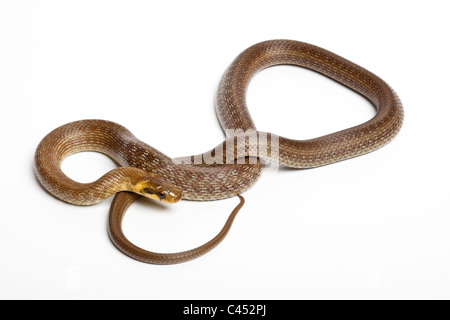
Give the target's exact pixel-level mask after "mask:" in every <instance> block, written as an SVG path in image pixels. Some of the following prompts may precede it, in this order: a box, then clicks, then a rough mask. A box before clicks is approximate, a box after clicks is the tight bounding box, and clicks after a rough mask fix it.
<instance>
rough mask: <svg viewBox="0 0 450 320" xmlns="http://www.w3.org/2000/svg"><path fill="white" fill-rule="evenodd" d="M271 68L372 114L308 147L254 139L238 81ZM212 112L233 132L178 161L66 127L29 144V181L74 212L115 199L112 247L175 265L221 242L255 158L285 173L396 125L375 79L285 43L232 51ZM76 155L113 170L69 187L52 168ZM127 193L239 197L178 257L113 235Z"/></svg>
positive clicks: (117, 131)
mask: <svg viewBox="0 0 450 320" xmlns="http://www.w3.org/2000/svg"><path fill="white" fill-rule="evenodd" d="M281 64H287V65H296V66H300V67H305V68H308V69H311V70H314V71H316V72H319V73H321V74H323V75H325V76H327V77H329V78H331V79H334V80H335V81H337V82H339V83H341V84H343V85H345V86H347V87H349V88H351V89H353V90H355V91H356V92H358V93H360V94H361V95H363V96H364V97H366V98H367V99H368V100H369V101H370V102H371V103H372V104H373V105H374V106H375V108H376V110H377V112H376V115H375V116H374V117H373V118H372V119H370V120H369V121H367V122H365V123H363V124H361V125H358V126H355V127H352V128H349V129H345V130H342V131H338V132H335V133H332V134H329V135H325V136H322V137H318V138H315V139H310V140H291V139H287V138H283V137H279V136H276V135H273V134H269V133H263V132H257V131H256V127H255V125H254V123H253V120H252V118H251V116H250V114H249V111H248V109H247V105H246V100H245V96H246V90H247V87H248V84H249V82H250V80H251V78H252V77H253V76H254V75H255V74H256V73H257V72H258V71H260V70H262V69H264V68H267V67H270V66H274V65H281ZM216 109H217V114H218V118H219V121H220V123H221V125H222V128H223V129H224V130H234V134H233V133H232V134H230V133H229V132H228V135H227V136H228V139H227V140H225V141H224V142H223V143H222V144H220V145H219V146H218V147H217V148H215V149H214V150H212V151H210V152H206V153H204V154H203V155H198V156H192V157H186V158H179V159H171V158H170V157H168V156H166V155H164V154H163V153H161V152H159V151H158V150H156V149H154V148H152V147H150V146H149V145H147V144H145V143H143V142H141V141H140V140H138V139H137V138H136V137H134V136H133V134H131V132H129V131H128V130H127V129H126V128H124V127H122V126H120V125H118V124H116V123H113V122H108V121H103V120H84V121H77V122H73V123H69V124H66V125H64V126H62V127H59V128H57V129H55V130H54V131H52V132H51V133H49V134H48V135H47V136H46V137H45V138H44V139H43V140H42V141H41V143H40V144H39V146H38V148H37V150H36V155H35V168H36V174H37V177H38V179H39V181H40V182H41V184H42V185H43V186H44V187H45V188H46V189H47V190H48V191H49V192H50V193H52V194H53V195H55V196H56V197H58V198H60V199H62V200H64V201H67V202H69V203H73V204H77V205H89V204H94V203H97V202H99V201H101V200H103V199H105V198H107V197H109V196H111V195H113V194H116V193H117V195H116V196H115V198H114V201H113V203H112V206H111V210H110V218H109V234H110V236H111V239H112V242H113V243H114V244H115V245H116V246H117V247H118V248H119V249H120V250H121V251H122V252H124V253H125V254H127V255H129V256H130V257H133V258H135V259H137V260H140V261H143V262H148V263H155V264H172V263H179V262H184V261H188V260H191V259H194V258H196V257H198V256H200V255H202V254H204V253H206V252H207V251H209V250H211V249H212V248H213V247H215V246H216V245H217V244H218V243H219V242H220V241H221V240H222V239H223V238H224V237H225V236H226V234H227V232H228V230H229V228H230V227H231V224H232V222H233V219H234V217H235V215H236V213H237V212H238V211H239V209H240V208H241V207H242V205H243V198H242V197H241V196H240V195H239V194H241V193H243V192H245V191H246V190H247V189H249V188H250V187H251V186H252V185H253V183H255V182H256V180H257V179H258V177H259V176H260V174H261V170H262V168H263V164H262V163H261V162H260V159H269V160H271V161H277V162H279V163H280V164H282V165H285V166H289V167H294V168H311V167H317V166H322V165H326V164H330V163H333V162H336V161H340V160H345V159H349V158H352V157H355V156H359V155H362V154H365V153H368V152H370V151H373V150H376V149H378V148H380V147H382V146H384V145H385V144H387V143H388V142H389V141H391V140H392V139H393V138H394V137H395V135H396V134H397V133H398V131H399V130H400V128H401V126H402V123H403V108H402V104H401V102H400V99H399V98H398V97H397V95H396V93H395V92H394V91H393V90H392V89H391V87H390V86H389V85H388V84H386V83H385V82H384V81H383V80H382V79H380V78H379V77H377V76H376V75H374V74H373V73H371V72H369V71H367V70H365V69H364V68H362V67H360V66H358V65H356V64H354V63H352V62H350V61H348V60H346V59H344V58H342V57H340V56H338V55H336V54H334V53H332V52H329V51H327V50H325V49H322V48H319V47H317V46H314V45H310V44H307V43H303V42H298V41H291V40H272V41H266V42H261V43H258V44H256V45H254V46H252V47H250V48H248V49H247V50H245V51H244V52H242V53H241V54H240V55H239V56H238V57H237V58H236V59H235V60H234V61H233V63H232V64H231V65H230V66H229V67H228V69H227V70H226V71H225V74H224V75H223V77H222V79H221V81H220V84H219V89H218V93H217V98H216ZM82 151H97V152H101V153H104V154H106V155H108V156H109V157H111V158H112V159H113V160H114V161H116V162H117V164H118V165H119V168H117V169H114V170H112V171H110V172H108V173H107V174H105V175H104V176H103V177H101V178H100V179H98V180H97V181H95V182H93V183H88V184H82V183H78V182H76V181H73V180H72V179H70V178H68V177H67V176H66V175H65V174H64V173H63V172H62V171H61V163H62V161H63V160H64V159H65V158H66V157H68V156H70V155H72V154H74V153H77V152H82ZM211 159H212V161H211ZM241 160H244V161H241ZM120 191H130V192H120ZM136 194H140V195H143V196H145V197H148V198H152V199H157V200H161V201H164V202H172V203H173V202H177V201H178V200H180V199H181V198H183V199H187V200H218V199H225V198H229V197H233V196H236V195H239V198H240V199H241V202H240V204H239V205H238V206H237V207H236V208H235V209H234V211H233V212H232V214H231V215H230V217H229V219H228V220H227V222H226V224H225V226H224V227H223V229H222V230H221V231H220V233H219V234H218V235H217V236H216V237H215V238H214V239H212V240H211V241H209V242H208V243H206V244H204V245H202V246H200V247H198V248H196V249H193V250H189V251H185V252H180V253H169V254H161V253H153V252H149V251H146V250H143V249H141V248H139V247H137V246H135V245H133V244H132V243H131V242H129V241H128V240H127V239H126V237H125V236H124V234H123V232H122V227H121V223H122V219H123V216H124V214H125V211H126V209H127V208H128V207H129V206H130V205H131V204H132V203H133V202H134V201H135V200H136V199H137V198H138V196H137V195H136Z"/></svg>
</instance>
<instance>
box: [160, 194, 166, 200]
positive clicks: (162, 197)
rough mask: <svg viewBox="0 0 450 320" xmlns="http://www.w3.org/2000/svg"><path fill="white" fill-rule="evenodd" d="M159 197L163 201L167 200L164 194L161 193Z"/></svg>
mask: <svg viewBox="0 0 450 320" xmlns="http://www.w3.org/2000/svg"><path fill="white" fill-rule="evenodd" d="M158 197H159V198H160V199H161V200H162V199H165V198H166V194H165V193H164V192H159V193H158Z"/></svg>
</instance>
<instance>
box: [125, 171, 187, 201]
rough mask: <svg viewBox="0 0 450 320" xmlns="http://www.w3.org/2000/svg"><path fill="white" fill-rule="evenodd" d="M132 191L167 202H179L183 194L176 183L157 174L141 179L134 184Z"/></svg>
mask: <svg viewBox="0 0 450 320" xmlns="http://www.w3.org/2000/svg"><path fill="white" fill-rule="evenodd" d="M132 191H133V192H135V193H138V194H140V195H142V196H144V197H146V198H149V199H153V200H157V201H161V202H166V203H175V202H178V201H180V200H181V198H182V196H183V194H182V192H181V191H180V190H178V189H177V188H175V186H174V185H172V184H171V183H169V182H166V181H164V180H162V179H160V178H158V177H156V176H152V177H149V178H145V179H143V180H139V181H138V182H137V183H135V184H134V185H133V187H132Z"/></svg>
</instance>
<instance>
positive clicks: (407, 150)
mask: <svg viewBox="0 0 450 320" xmlns="http://www.w3.org/2000/svg"><path fill="white" fill-rule="evenodd" d="M449 12H450V2H448V1H437V0H433V1H411V0H409V1H392V0H389V1H381V0H378V1H371V2H370V1H286V0H277V1H262V0H258V1H242V0H238V1H235V0H227V1H210V0H209V1H194V0H192V1H158V2H157V1H110V0H109V1H92V0H89V1H61V0H58V1H2V2H0V106H1V110H2V112H1V119H2V124H1V142H2V145H1V150H2V151H1V158H0V159H1V160H0V161H1V167H2V174H1V183H0V186H1V190H0V191H1V193H0V194H1V199H2V201H1V205H2V209H1V212H0V215H1V223H0V252H1V255H0V298H3V299H6V298H32V299H50V298H52V299H54V298H57V299H58V298H59V299H79V298H80V299H81V298H88V299H103V298H105V299H107V298H112V299H119V298H130V299H131V298H133V299H135V298H137V299H156V298H158V299H244V298H245V299H372V298H374V299H383V298H387V299H400V298H402V299H403V298H406V299H419V298H427V299H432V298H450V287H449V286H450V275H449V267H450V231H449V230H450V217H449V213H450V197H449V192H448V191H449V186H448V184H449V181H450V172H449V166H448V159H449V150H448V148H449V143H450V134H449V129H448V124H449V117H450V105H449V95H448V90H449V84H450V83H449V72H450V65H449V57H450V47H449V41H448V39H449V38H448V32H449V30H450V22H449V21H450V20H449V17H448V13H449ZM275 38H286V39H295V40H301V41H305V42H309V43H312V44H315V45H318V46H321V47H323V48H326V49H328V50H331V51H333V52H335V53H337V54H339V55H342V56H343V57H345V58H347V59H349V60H351V61H354V62H356V63H358V64H360V65H361V66H363V67H365V68H367V69H369V70H370V71H372V72H374V73H375V74H377V75H379V76H380V77H381V78H383V79H384V80H386V81H387V82H388V83H389V84H390V85H391V86H392V87H393V88H394V89H395V90H396V91H397V93H398V94H399V96H400V98H401V99H402V102H403V104H404V108H405V123H404V126H403V128H402V130H401V132H400V134H399V136H398V137H397V138H396V139H395V140H394V141H393V142H392V143H390V144H389V145H388V146H386V147H384V148H382V149H380V150H378V151H376V152H373V153H371V154H368V155H365V156H362V157H359V158H356V159H352V160H348V161H344V162H340V163H336V164H332V165H329V166H326V167H321V168H316V169H311V170H286V169H284V170H279V169H278V168H277V167H275V166H273V167H270V168H267V169H266V170H265V171H264V173H263V176H262V178H261V179H260V181H258V183H256V185H255V186H254V187H253V188H252V189H251V190H249V191H248V192H247V193H245V198H246V200H247V202H246V205H245V207H244V208H243V209H242V211H241V212H240V213H239V215H238V217H237V218H236V221H235V224H234V226H233V228H232V230H231V231H230V233H229V235H228V237H227V238H226V239H225V241H224V242H223V243H222V244H220V246H219V247H217V248H216V249H214V250H213V251H212V252H210V253H209V254H207V255H206V256H203V257H201V258H199V259H197V260H194V261H191V262H188V263H184V264H179V265H173V266H154V265H147V264H144V263H140V262H137V261H135V260H132V259H130V258H128V257H126V256H125V255H123V254H121V253H120V252H119V251H118V250H116V249H115V247H114V246H113V245H112V244H111V242H110V240H109V237H108V235H107V230H106V221H107V213H108V209H109V205H110V203H111V199H108V200H106V201H104V202H103V203H101V204H98V205H95V206H91V207H77V206H72V205H69V204H66V203H63V202H61V201H59V200H57V199H56V198H53V197H52V196H50V195H49V194H48V193H46V192H45V191H44V190H43V189H42V188H41V186H40V185H39V184H38V183H37V181H36V179H35V176H34V172H33V154H34V150H35V148H36V146H37V144H38V143H39V141H40V140H41V139H42V138H43V137H44V136H45V135H46V134H47V133H48V132H50V131H51V130H53V129H54V128H56V127H58V126H60V125H62V124H65V123H67V122H71V121H74V120H80V119H87V118H99V119H108V120H112V121H116V122H119V123H121V124H122V125H124V126H126V127H127V128H129V129H130V130H131V131H132V132H133V133H134V134H135V135H136V136H137V137H139V138H140V139H141V140H143V141H145V142H147V143H149V144H151V145H152V146H154V147H156V148H157V149H159V150H161V151H163V152H164V153H166V154H168V155H170V156H173V157H176V156H185V155H191V154H198V153H201V152H204V151H206V150H209V149H211V148H213V147H215V146H216V145H217V144H218V143H220V142H221V141H222V139H223V132H222V130H221V128H220V125H219V124H218V121H217V119H216V116H215V111H214V105H213V101H214V95H215V93H216V89H217V85H218V82H219V79H220V77H221V75H222V73H223V72H224V70H225V68H226V67H227V66H228V65H229V64H230V63H231V61H232V60H233V59H234V58H235V57H236V56H237V55H238V54H239V53H240V52H241V51H243V50H244V49H245V48H247V47H249V46H250V45H252V44H255V43H257V42H259V41H263V40H268V39H275ZM248 105H249V109H250V113H251V114H252V116H253V118H254V121H255V123H256V125H257V127H258V129H260V130H267V131H270V132H273V133H277V134H280V135H284V136H287V137H291V138H297V139H304V138H312V137H316V136H319V135H323V134H326V133H330V132H334V131H337V130H340V129H343V128H346V127H350V126H353V125H357V124H359V123H362V122H364V121H366V120H368V119H370V118H371V117H372V116H373V115H374V113H375V111H374V109H373V107H372V106H371V105H370V104H369V103H368V102H367V101H366V100H365V99H363V98H362V97H360V96H358V95H357V94H355V93H354V92H352V91H350V90H348V89H346V88H344V87H342V86H340V85H339V84H337V83H335V82H333V81H331V80H328V79H327V78H325V77H323V76H321V75H318V74H316V73H313V72H310V71H307V70H304V69H301V68H295V67H286V66H283V67H276V68H271V69H267V70H265V71H263V72H261V73H260V74H258V75H257V76H256V77H255V78H254V80H253V81H252V82H251V85H250V88H249V91H248ZM112 168H114V163H113V162H112V161H111V160H110V159H108V158H106V157H104V156H102V155H97V154H82V155H76V156H73V157H71V158H70V159H68V160H67V161H66V162H65V163H64V170H65V171H66V172H67V174H68V175H69V176H70V177H72V178H75V179H77V180H80V181H92V180H94V179H96V178H98V177H100V176H101V175H102V174H103V173H105V172H106V171H108V170H110V169H112ZM237 202H238V201H237V199H236V198H234V199H228V200H223V201H216V202H203V203H201V202H188V201H182V202H181V203H179V204H177V205H174V206H165V205H164V206H162V205H155V204H151V203H149V202H147V201H141V202H138V203H137V204H135V205H134V206H133V207H132V208H131V209H130V210H129V212H128V214H127V216H126V218H125V221H124V229H125V233H126V235H127V236H128V237H129V238H130V240H132V241H133V242H135V243H136V244H138V245H140V246H142V247H143V248H146V249H150V250H153V251H160V252H174V251H179V250H185V249H190V248H192V247H194V246H197V245H199V244H202V243H204V242H206V241H207V240H209V239H210V238H211V237H213V236H214V235H215V234H216V233H217V232H218V231H219V230H220V228H221V227H222V225H223V223H224V221H225V220H226V218H227V216H228V214H229V213H230V211H231V210H232V208H233V207H234V206H235V205H236V204H237Z"/></svg>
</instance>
